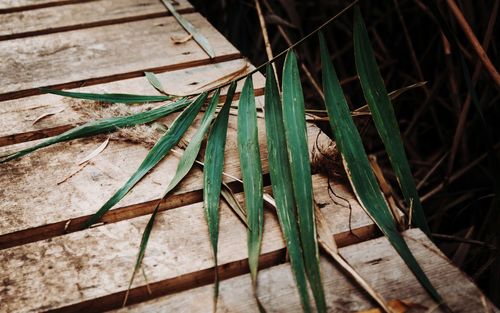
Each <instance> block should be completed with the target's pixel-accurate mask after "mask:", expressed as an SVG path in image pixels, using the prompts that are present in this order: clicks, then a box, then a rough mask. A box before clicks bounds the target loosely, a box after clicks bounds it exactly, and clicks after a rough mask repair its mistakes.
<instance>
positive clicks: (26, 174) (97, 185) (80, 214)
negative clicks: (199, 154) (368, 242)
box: [0, 97, 348, 248]
mask: <svg viewBox="0 0 500 313" xmlns="http://www.w3.org/2000/svg"><path fill="white" fill-rule="evenodd" d="M257 101H258V103H259V104H260V103H262V101H263V97H258V98H257ZM235 104H237V102H235ZM174 117H175V115H172V116H169V117H167V118H165V119H163V120H162V122H164V123H165V124H167V125H169V124H170V123H171V122H172V121H173V119H174ZM200 117H201V115H200ZM198 121H199V119H198ZM196 125H197V122H196V123H195V124H194V125H193V127H192V128H191V129H190V130H188V134H187V135H186V136H185V138H190V136H191V135H192V133H193V132H194V130H195V127H196ZM264 131H265V129H264V121H263V120H262V119H259V138H260V142H261V156H262V160H263V161H262V162H263V170H264V172H265V173H267V171H268V168H267V150H266V147H265V132H264ZM318 132H319V129H318V128H316V127H315V126H313V125H310V126H309V142H310V150H311V151H312V150H313V145H314V144H315V142H316V138H317V135H318ZM104 139H105V137H100V138H89V139H81V140H76V141H72V142H67V143H61V144H58V145H54V146H51V147H49V148H45V149H42V150H39V151H37V152H35V153H33V154H31V155H28V156H26V157H23V158H21V159H19V160H16V161H13V162H8V163H5V164H0V184H1V185H2V186H5V187H4V188H2V189H0V198H2V199H3V201H2V202H1V203H0V214H1V215H2V216H6V218H5V219H2V220H0V247H2V248H5V247H10V246H13V245H18V244H22V243H26V242H31V241H34V240H40V239H44V238H49V237H51V236H55V235H61V234H63V233H64V232H65V231H69V232H71V231H75V230H79V229H80V228H81V226H82V222H83V221H84V220H85V219H86V218H88V216H89V215H90V214H93V213H95V211H96V210H97V209H98V208H99V207H100V206H101V205H102V204H103V203H105V202H106V200H107V199H109V197H111V196H112V195H113V193H114V192H115V191H116V190H117V189H118V188H119V187H120V186H122V185H123V183H124V182H125V181H126V180H127V179H128V178H129V177H130V175H132V173H133V172H134V171H135V170H136V169H137V167H138V166H139V164H140V163H141V162H142V160H143V158H144V157H145V156H146V154H147V152H148V149H147V147H145V146H142V145H140V144H136V145H133V144H130V143H127V142H122V141H111V142H110V143H109V145H108V147H107V148H106V149H105V150H104V151H103V152H102V153H100V154H99V155H98V156H97V157H95V158H94V159H92V160H91V162H90V163H89V164H88V165H87V166H85V167H84V168H83V169H82V170H80V171H78V169H79V167H80V166H78V165H77V161H78V160H80V159H81V158H82V157H84V156H86V155H87V154H88V153H90V152H91V151H93V150H94V149H95V148H97V147H98V146H99V145H100V144H101V143H102V142H103V141H104ZM319 141H320V142H321V141H325V142H329V139H328V137H326V136H325V135H323V134H322V135H321V136H320V137H319ZM32 144H34V143H33V142H29V143H23V144H18V145H14V146H6V147H2V148H0V154H3V153H5V152H7V151H9V150H11V151H12V150H17V149H19V148H22V147H26V146H28V145H32ZM238 160H239V159H238V154H237V148H236V116H231V117H230V122H229V127H228V136H227V144H226V151H225V166H224V170H225V172H226V173H228V174H231V175H233V176H236V177H240V168H239V161H238ZM178 161H179V158H178V156H176V155H174V154H170V155H169V156H167V157H166V158H165V159H164V160H163V161H162V162H160V164H159V165H158V166H157V167H156V168H155V170H154V171H152V172H151V173H150V174H149V175H147V176H146V177H145V178H144V179H143V180H142V181H141V182H140V183H139V184H138V185H137V186H135V188H134V189H133V190H132V191H131V192H130V193H129V194H128V195H127V196H126V197H125V198H124V199H123V200H122V201H121V202H120V203H119V204H118V205H117V208H116V209H114V210H111V211H110V212H109V214H107V215H106V216H105V217H104V219H103V220H104V221H105V222H115V221H118V220H122V219H125V218H130V217H134V216H138V215H143V214H148V213H150V212H151V211H152V209H153V207H154V205H155V204H156V201H157V199H158V198H159V196H160V195H161V194H162V192H163V191H164V190H165V188H166V186H167V184H168V183H169V182H170V180H171V179H172V177H173V175H174V173H175V169H176V167H177V164H178ZM76 171H78V172H77V173H76V174H75V175H73V176H71V177H70V175H71V174H73V173H75V172H76ZM68 177H69V178H68ZM66 178H68V179H67V180H65V181H64V182H63V183H61V181H63V180H64V179H66ZM225 180H226V181H227V182H231V181H233V180H232V179H231V178H228V177H225ZM202 186H203V180H202V171H201V170H200V169H199V168H193V170H192V171H191V173H190V174H189V175H188V176H187V177H186V179H185V180H184V181H183V182H181V184H180V185H179V186H178V188H176V189H175V190H174V191H173V195H172V196H171V197H170V198H168V199H167V200H166V201H165V202H164V205H163V207H162V209H169V208H174V207H178V206H180V205H184V204H186V203H193V202H196V201H200V197H201V190H202ZM323 202H325V201H323ZM346 212H348V210H346ZM69 220H71V224H70V225H69V226H67V227H65V226H66V223H68V221H69ZM65 228H66V230H65Z"/></svg>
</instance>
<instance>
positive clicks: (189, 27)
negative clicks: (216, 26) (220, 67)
mask: <svg viewBox="0 0 500 313" xmlns="http://www.w3.org/2000/svg"><path fill="white" fill-rule="evenodd" d="M162 2H163V4H164V5H165V6H166V7H167V9H168V10H169V11H170V13H172V15H173V16H174V17H175V19H176V20H177V21H178V22H179V24H181V26H182V27H183V28H184V29H185V30H186V31H187V32H188V33H190V34H191V35H193V38H194V40H195V41H196V42H197V43H198V45H199V46H200V47H201V48H202V49H203V50H204V51H205V52H206V53H207V54H208V56H209V57H210V58H211V59H212V58H214V57H215V52H214V50H213V49H212V46H211V45H210V43H209V42H208V40H207V38H206V37H205V36H203V35H202V34H201V33H200V31H199V30H198V29H197V28H196V27H194V26H193V24H191V23H190V22H189V21H188V20H186V19H185V18H184V16H182V15H180V14H179V12H177V10H176V9H175V8H174V6H173V5H172V3H170V0H162Z"/></svg>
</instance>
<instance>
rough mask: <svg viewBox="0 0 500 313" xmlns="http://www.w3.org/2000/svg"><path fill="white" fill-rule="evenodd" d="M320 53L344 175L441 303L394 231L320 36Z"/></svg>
mask: <svg viewBox="0 0 500 313" xmlns="http://www.w3.org/2000/svg"><path fill="white" fill-rule="evenodd" d="M320 50H321V61H322V70H323V90H324V92H325V106H326V109H327V111H328V117H329V121H330V126H331V128H332V131H333V134H334V136H335V140H336V142H337V146H338V148H339V151H340V153H341V154H342V158H343V160H344V164H345V168H346V172H347V175H348V177H349V180H350V182H351V185H352V187H353V189H354V192H355V194H356V196H357V198H358V200H359V201H360V203H361V205H362V207H363V208H364V209H365V211H366V212H367V213H368V215H369V216H370V217H371V218H372V219H373V220H374V221H375V223H376V224H377V226H378V227H379V228H380V230H381V231H382V232H383V233H384V235H385V236H386V237H387V238H388V239H389V241H390V243H391V244H392V246H393V247H394V248H395V249H396V251H397V252H398V253H399V255H400V256H401V258H402V259H403V260H404V261H405V263H406V265H407V266H408V267H409V268H410V270H411V271H412V272H413V273H414V274H415V276H416V278H417V279H418V280H419V281H420V283H421V284H422V286H423V287H424V288H425V289H426V290H427V291H428V292H429V294H430V295H431V296H432V298H433V299H434V300H436V301H437V302H438V303H441V302H442V301H443V300H442V298H441V296H440V295H439V293H438V292H437V291H436V289H435V288H434V287H433V286H432V284H431V282H430V281H429V279H428V278H427V276H426V275H425V273H424V272H423V270H422V268H421V267H420V265H419V264H418V263H417V260H416V259H415V257H414V256H413V254H412V253H411V251H410V249H409V248H408V246H407V245H406V242H405V241H404V239H403V237H402V236H401V234H399V232H398V230H397V227H396V224H395V222H394V220H393V217H392V215H391V213H390V209H389V207H388V205H387V202H386V201H385V199H384V197H383V195H382V192H381V191H380V187H379V186H378V184H377V180H376V178H375V175H374V174H373V171H372V169H371V166H370V163H369V161H368V157H367V155H366V152H365V149H364V147H363V143H362V141H361V136H360V135H359V133H358V131H357V129H356V126H355V125H354V121H353V120H352V117H351V114H350V112H349V106H348V105H347V102H346V100H345V97H344V94H343V92H342V88H341V87H340V83H339V80H338V78H337V74H336V72H335V69H334V68H333V64H332V63H331V61H330V57H329V53H328V49H327V47H326V42H325V40H324V38H323V37H322V36H321V35H320Z"/></svg>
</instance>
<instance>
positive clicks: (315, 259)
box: [282, 51, 326, 312]
mask: <svg viewBox="0 0 500 313" xmlns="http://www.w3.org/2000/svg"><path fill="white" fill-rule="evenodd" d="M282 90H283V122H284V127H285V136H286V143H287V149H288V159H289V161H290V171H291V174H292V186H293V194H294V198H295V202H296V206H297V213H298V220H299V229H300V239H301V241H302V250H303V252H304V261H305V265H306V271H307V276H308V277H309V283H310V284H311V289H312V291H313V295H314V299H315V301H316V307H317V309H318V311H319V312H326V304H325V293H324V290H323V285H322V283H321V273H320V269H319V251H318V242H317V237H316V223H315V220H314V209H313V194H312V177H311V165H310V161H309V149H308V146H307V130H306V121H305V111H304V110H305V109H304V96H303V94H302V86H301V84H300V75H299V68H298V66H297V58H296V56H295V53H294V52H293V51H290V52H288V53H287V55H286V59H285V64H284V68H283V88H282Z"/></svg>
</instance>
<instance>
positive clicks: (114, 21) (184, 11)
mask: <svg viewBox="0 0 500 313" xmlns="http://www.w3.org/2000/svg"><path fill="white" fill-rule="evenodd" d="M92 1H94V0H92ZM178 12H179V13H180V14H189V13H195V12H196V11H195V10H194V8H185V9H180V10H179V11H178ZM171 15H172V14H171V13H170V12H169V11H168V10H165V11H164V12H157V13H150V14H144V15H137V16H129V17H122V18H116V19H111V20H105V21H98V22H91V23H83V24H78V25H69V26H61V27H56V28H47V29H41V30H34V31H29V32H24V33H16V34H10V35H1V36H0V41H3V40H10V39H18V38H25V37H32V36H39V35H47V34H53V33H59V32H66V31H71V30H78V29H87V28H93V27H100V26H107V25H113V24H123V23H128V22H135V21H141V20H147V19H152V18H159V17H165V16H171Z"/></svg>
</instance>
